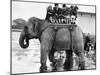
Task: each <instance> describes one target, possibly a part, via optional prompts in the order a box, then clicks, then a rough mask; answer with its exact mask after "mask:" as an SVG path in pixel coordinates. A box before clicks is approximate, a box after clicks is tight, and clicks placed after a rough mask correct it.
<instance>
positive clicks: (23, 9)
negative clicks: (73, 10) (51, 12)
mask: <svg viewBox="0 0 100 75" xmlns="http://www.w3.org/2000/svg"><path fill="white" fill-rule="evenodd" d="M49 5H52V6H54V4H50V3H36V2H19V1H12V20H13V19H17V18H22V19H24V20H26V21H27V20H28V19H29V18H30V17H32V16H34V17H37V18H40V19H45V16H46V8H47V7H48V6H49ZM59 6H60V7H61V6H62V4H60V5H59ZM67 6H70V5H67ZM78 7H79V11H82V12H90V13H95V7H94V6H83V5H78ZM83 28H84V27H83ZM92 28H93V27H92ZM94 29H95V28H94ZM94 29H93V30H94ZM85 30H86V29H85ZM91 30H92V29H91ZM91 32H92V31H91ZM93 33H95V32H93Z"/></svg>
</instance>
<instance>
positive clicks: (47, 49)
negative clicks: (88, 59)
mask: <svg viewBox="0 0 100 75" xmlns="http://www.w3.org/2000/svg"><path fill="white" fill-rule="evenodd" d="M53 25H54V24H51V23H48V22H47V21H45V20H42V19H39V18H36V17H31V18H29V19H28V21H27V23H26V25H25V27H24V28H23V31H22V32H21V35H20V38H19V45H20V46H21V47H22V48H27V47H28V46H29V40H30V39H37V38H38V39H39V41H40V45H41V57H40V61H41V67H40V71H42V72H44V71H46V70H47V66H46V61H47V56H49V60H50V61H51V62H52V63H53V62H54V61H53V58H54V52H55V51H56V50H58V51H60V50H64V51H66V56H67V59H66V61H65V63H64V66H65V68H66V69H67V70H70V68H71V67H72V64H73V63H72V60H73V57H72V56H73V54H72V53H73V52H74V53H76V55H77V56H78V57H79V69H85V61H84V51H83V49H84V45H83V34H82V30H81V29H80V28H79V27H78V26H76V27H71V28H67V27H60V28H56V27H55V26H53Z"/></svg>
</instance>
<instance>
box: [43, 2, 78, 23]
mask: <svg viewBox="0 0 100 75" xmlns="http://www.w3.org/2000/svg"><path fill="white" fill-rule="evenodd" d="M77 11H78V7H77V6H72V5H71V6H70V7H68V6H66V4H63V5H62V8H60V7H59V4H58V3H55V4H54V7H52V6H51V5H50V6H48V7H47V15H46V18H45V20H47V21H48V22H50V23H58V24H75V21H76V18H77Z"/></svg>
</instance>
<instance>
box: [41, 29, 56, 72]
mask: <svg viewBox="0 0 100 75" xmlns="http://www.w3.org/2000/svg"><path fill="white" fill-rule="evenodd" d="M54 36H55V32H53V30H52V29H49V28H47V29H46V30H45V31H44V32H43V33H42V36H41V59H40V61H41V67H40V71H42V72H44V71H46V69H47V66H46V62H47V57H48V54H49V52H50V51H51V49H52V45H53V40H54Z"/></svg>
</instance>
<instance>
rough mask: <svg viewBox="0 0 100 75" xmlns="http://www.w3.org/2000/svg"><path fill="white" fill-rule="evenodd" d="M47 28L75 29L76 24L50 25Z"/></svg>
mask: <svg viewBox="0 0 100 75" xmlns="http://www.w3.org/2000/svg"><path fill="white" fill-rule="evenodd" d="M49 27H54V28H62V27H67V28H71V27H77V25H76V24H50V26H49Z"/></svg>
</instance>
